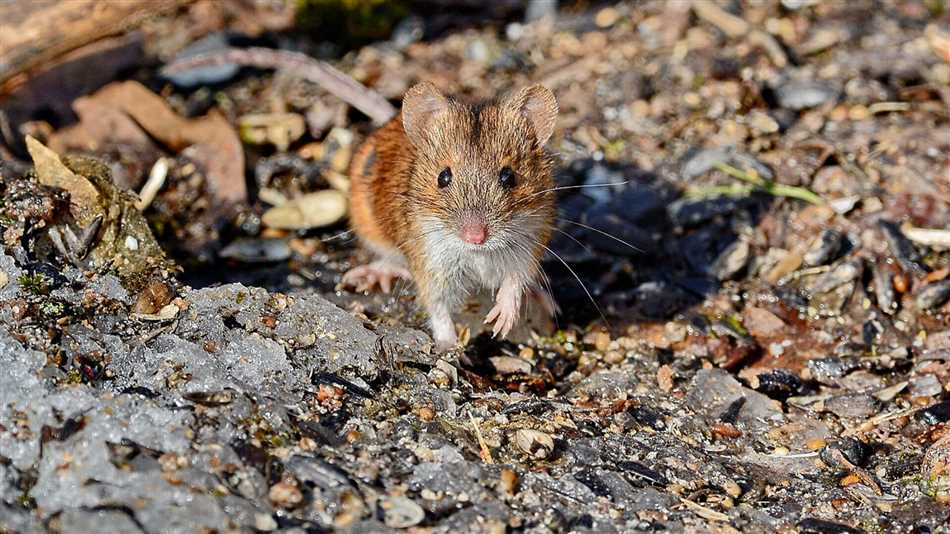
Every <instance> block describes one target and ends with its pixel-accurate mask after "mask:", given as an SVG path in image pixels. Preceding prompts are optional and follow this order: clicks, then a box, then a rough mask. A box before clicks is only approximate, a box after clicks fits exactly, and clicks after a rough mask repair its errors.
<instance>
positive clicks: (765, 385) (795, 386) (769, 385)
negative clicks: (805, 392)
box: [755, 369, 804, 401]
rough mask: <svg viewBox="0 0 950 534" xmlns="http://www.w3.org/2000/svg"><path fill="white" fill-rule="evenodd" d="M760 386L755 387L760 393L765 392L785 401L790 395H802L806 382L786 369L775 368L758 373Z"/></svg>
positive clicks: (757, 377)
mask: <svg viewBox="0 0 950 534" xmlns="http://www.w3.org/2000/svg"><path fill="white" fill-rule="evenodd" d="M756 379H757V380H758V383H759V385H758V387H757V388H755V390H756V391H758V392H759V393H764V394H765V395H768V396H769V397H771V398H773V399H776V400H780V401H785V400H786V399H788V398H789V397H792V396H796V395H801V393H802V389H803V387H804V384H803V383H802V380H801V379H800V378H798V376H796V375H794V374H792V373H790V372H789V371H786V370H785V369H773V370H771V371H769V372H766V373H762V374H759V375H756Z"/></svg>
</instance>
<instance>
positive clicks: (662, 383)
mask: <svg viewBox="0 0 950 534" xmlns="http://www.w3.org/2000/svg"><path fill="white" fill-rule="evenodd" d="M673 375H674V372H673V368H672V367H670V366H669V365H661V366H660V368H659V369H657V371H656V384H657V386H658V387H659V388H660V390H661V391H663V392H665V393H669V392H670V391H671V390H672V389H673Z"/></svg>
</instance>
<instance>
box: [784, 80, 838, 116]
mask: <svg viewBox="0 0 950 534" xmlns="http://www.w3.org/2000/svg"><path fill="white" fill-rule="evenodd" d="M775 96H776V98H777V100H778V104H779V106H781V107H783V108H786V109H792V110H796V111H800V110H803V109H809V108H814V107H818V106H821V105H823V104H826V103H828V102H832V101H834V100H835V99H837V98H838V91H837V90H835V89H834V88H832V87H829V86H828V85H827V84H824V83H821V82H816V81H793V82H788V83H786V84H783V85H781V86H779V87H778V88H777V89H776V90H775Z"/></svg>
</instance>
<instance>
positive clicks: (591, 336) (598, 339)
mask: <svg viewBox="0 0 950 534" xmlns="http://www.w3.org/2000/svg"><path fill="white" fill-rule="evenodd" d="M584 343H587V344H588V345H593V346H594V348H596V349H597V350H599V351H601V352H604V351H606V350H607V348H608V347H609V346H610V333H608V332H602V331H596V332H588V333H587V334H586V335H585V336H584Z"/></svg>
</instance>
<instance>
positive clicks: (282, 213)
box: [261, 189, 346, 230]
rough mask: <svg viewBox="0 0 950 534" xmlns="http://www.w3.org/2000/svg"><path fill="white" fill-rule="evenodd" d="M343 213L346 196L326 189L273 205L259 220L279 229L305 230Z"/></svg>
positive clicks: (325, 223)
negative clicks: (279, 204) (280, 204)
mask: <svg viewBox="0 0 950 534" xmlns="http://www.w3.org/2000/svg"><path fill="white" fill-rule="evenodd" d="M344 215H346V197H345V196H344V195H343V193H341V192H339V191H336V190H334V189H327V190H324V191H317V192H316V193H309V194H306V195H303V196H300V197H297V198H295V199H293V200H291V201H289V202H287V203H286V204H284V205H282V206H276V207H273V208H271V209H269V210H267V211H266V212H264V215H262V216H261V222H262V223H264V225H265V226H267V227H270V228H277V229H280V230H305V229H308V228H321V227H324V226H329V225H331V224H333V223H336V222H337V221H339V220H340V219H342V218H343V216H344Z"/></svg>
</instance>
